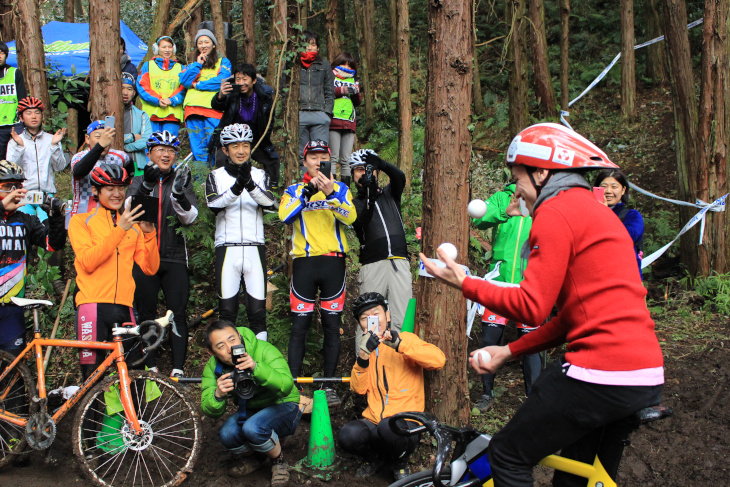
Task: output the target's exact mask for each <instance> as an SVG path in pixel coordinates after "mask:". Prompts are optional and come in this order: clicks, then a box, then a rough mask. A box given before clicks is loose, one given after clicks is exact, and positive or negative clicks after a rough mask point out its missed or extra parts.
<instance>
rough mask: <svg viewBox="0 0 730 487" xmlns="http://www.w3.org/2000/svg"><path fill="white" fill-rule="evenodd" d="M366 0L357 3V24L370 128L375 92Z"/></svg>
mask: <svg viewBox="0 0 730 487" xmlns="http://www.w3.org/2000/svg"><path fill="white" fill-rule="evenodd" d="M365 10H366V5H365V2H362V3H360V4H358V3H357V2H356V3H355V20H356V22H355V24H356V26H355V27H356V29H357V39H358V45H359V46H361V47H362V50H361V51H360V69H359V71H360V84H361V85H362V91H363V104H364V105H365V107H364V108H365V125H366V126H367V127H368V128H369V127H370V126H371V125H372V123H373V99H374V97H373V92H372V90H371V89H370V60H369V59H368V56H367V47H366V44H367V43H366V36H367V32H368V31H370V32H371V34H372V29H371V28H370V27H369V25H371V24H368V23H367V22H366V20H365V18H366V14H365Z"/></svg>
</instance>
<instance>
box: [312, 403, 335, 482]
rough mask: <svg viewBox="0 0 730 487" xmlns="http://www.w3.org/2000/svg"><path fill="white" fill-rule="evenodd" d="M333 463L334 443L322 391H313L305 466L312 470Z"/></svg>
mask: <svg viewBox="0 0 730 487" xmlns="http://www.w3.org/2000/svg"><path fill="white" fill-rule="evenodd" d="M334 461H335V441H334V436H333V435H332V424H331V423H330V411H329V409H328V408H327V395H326V393H325V392H324V391H322V390H320V391H314V406H313V407H312V423H311V428H310V430H309V452H308V453H307V461H306V464H307V465H309V466H310V467H314V468H327V467H330V466H331V465H332V464H333V463H334Z"/></svg>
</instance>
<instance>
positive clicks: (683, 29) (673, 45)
mask: <svg viewBox="0 0 730 487" xmlns="http://www.w3.org/2000/svg"><path fill="white" fill-rule="evenodd" d="M664 35H665V41H666V43H667V53H668V55H669V63H670V73H671V77H670V79H671V85H672V105H673V107H674V141H675V150H674V152H675V155H676V157H677V182H678V183H679V194H678V196H679V199H680V200H684V201H694V195H696V194H697V184H696V179H695V177H694V174H693V169H692V161H693V160H695V158H696V154H697V133H698V122H697V98H696V97H695V89H694V78H693V75H692V58H691V53H690V48H689V37H688V35H687V9H686V6H685V2H684V0H665V4H664ZM694 213H695V210H694V209H692V208H690V207H686V206H680V207H679V218H680V221H681V222H687V221H689V219H690V218H692V216H693V215H694ZM698 230H699V229H698V227H697V226H695V227H694V228H693V229H691V230H690V231H688V232H687V233H685V234H684V235H682V237H681V238H680V241H679V243H680V255H681V256H682V262H683V263H684V264H685V266H686V267H687V269H688V270H689V272H690V274H692V275H696V273H697V271H698V269H699V261H698V258H697V251H696V248H697V241H698V239H699V234H698Z"/></svg>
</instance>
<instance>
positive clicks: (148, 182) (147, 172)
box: [140, 162, 160, 195]
mask: <svg viewBox="0 0 730 487" xmlns="http://www.w3.org/2000/svg"><path fill="white" fill-rule="evenodd" d="M159 180H160V168H159V167H158V166H157V164H152V163H151V162H148V163H147V165H146V166H145V167H144V181H142V188H141V189H142V190H141V191H140V193H142V194H147V195H150V194H152V191H154V189H155V185H156V184H157V183H158V181H159Z"/></svg>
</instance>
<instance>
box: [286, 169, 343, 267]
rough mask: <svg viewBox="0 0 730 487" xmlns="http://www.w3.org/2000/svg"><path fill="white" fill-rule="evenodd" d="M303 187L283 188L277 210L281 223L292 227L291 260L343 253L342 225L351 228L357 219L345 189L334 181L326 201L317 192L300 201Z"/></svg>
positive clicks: (300, 184) (294, 185)
mask: <svg viewBox="0 0 730 487" xmlns="http://www.w3.org/2000/svg"><path fill="white" fill-rule="evenodd" d="M305 186H306V185H305V183H304V182H300V183H297V184H292V185H291V186H289V187H288V188H286V191H285V192H284V196H282V198H281V205H280V206H279V218H280V219H281V221H283V222H284V223H286V224H289V225H294V235H293V236H292V247H293V255H294V258H297V257H314V256H317V255H325V254H329V253H333V252H341V253H345V252H347V250H348V246H347V239H346V238H345V228H344V226H343V225H352V223H353V222H354V221H355V218H356V217H357V213H356V212H355V205H353V203H352V193H350V190H349V188H348V187H347V185H345V184H344V183H341V182H339V181H335V188H334V193H333V194H332V197H331V198H330V199H327V198H326V196H325V195H324V194H323V193H322V192H321V191H320V192H318V193H316V194H315V195H313V196H312V197H311V198H309V199H308V200H307V199H306V198H304V197H302V190H303V189H304V187H305Z"/></svg>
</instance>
